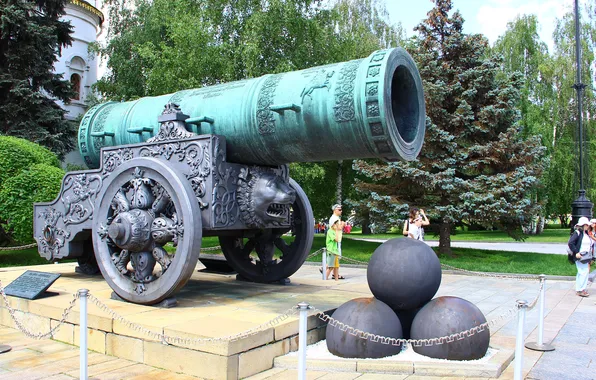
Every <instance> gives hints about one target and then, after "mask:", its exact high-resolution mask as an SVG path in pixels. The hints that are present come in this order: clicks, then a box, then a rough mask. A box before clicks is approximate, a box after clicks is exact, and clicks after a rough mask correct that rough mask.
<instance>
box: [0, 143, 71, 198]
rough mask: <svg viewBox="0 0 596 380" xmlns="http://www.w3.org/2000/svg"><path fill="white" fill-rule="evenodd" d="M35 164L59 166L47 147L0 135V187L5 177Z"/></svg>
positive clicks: (9, 176) (12, 175) (16, 173)
mask: <svg viewBox="0 0 596 380" xmlns="http://www.w3.org/2000/svg"><path fill="white" fill-rule="evenodd" d="M35 164H46V165H48V166H53V167H55V168H59V167H60V161H58V157H56V155H55V154H54V153H53V152H51V151H50V150H49V149H47V148H45V147H43V146H41V145H38V144H35V143H32V142H31V141H28V140H25V139H20V138H17V137H12V136H0V188H1V187H2V183H3V182H4V181H5V180H6V179H7V178H11V177H14V176H16V175H18V174H19V173H20V172H21V171H22V170H25V169H28V168H30V167H31V166H32V165H35Z"/></svg>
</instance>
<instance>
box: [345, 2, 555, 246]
mask: <svg viewBox="0 0 596 380" xmlns="http://www.w3.org/2000/svg"><path fill="white" fill-rule="evenodd" d="M433 2H434V4H435V6H434V8H433V9H432V10H431V11H430V12H429V13H428V18H427V19H426V20H424V21H423V22H422V23H421V24H420V25H418V26H417V27H416V31H418V33H419V37H418V40H417V41H416V46H417V48H416V49H415V50H414V51H412V53H413V55H414V58H415V60H416V61H417V64H418V68H419V70H420V75H421V77H422V81H423V86H424V91H425V99H426V112H427V117H428V119H427V132H426V137H425V142H424V146H423V148H422V152H421V154H420V156H419V157H418V160H417V161H414V162H397V163H390V164H379V163H371V162H368V161H357V162H355V164H354V167H355V168H356V169H357V170H358V171H359V172H360V173H361V174H362V175H363V176H364V177H365V179H364V180H363V181H360V182H359V183H358V184H357V187H358V188H359V189H360V190H361V191H363V192H365V193H368V194H369V195H370V197H369V200H368V202H367V204H366V205H365V206H366V207H368V208H369V209H370V210H371V211H372V212H373V213H374V214H376V215H377V216H378V218H377V221H379V220H388V221H395V220H396V219H397V218H400V217H401V218H403V216H404V214H403V213H404V212H405V211H406V209H407V206H408V205H411V206H419V207H423V208H425V209H426V210H427V213H429V214H430V215H431V216H433V217H434V220H433V222H435V223H438V224H439V232H440V245H439V247H440V252H441V253H447V254H450V253H451V247H450V245H451V241H450V231H451V227H452V225H453V224H454V223H456V222H459V221H468V222H475V223H480V224H483V225H485V226H487V227H489V226H495V227H500V228H503V229H505V230H508V231H511V232H515V231H518V230H519V225H520V223H522V221H523V219H524V218H528V217H529V216H531V215H533V214H534V213H535V212H536V209H535V208H536V207H538V206H537V205H536V204H534V203H532V201H531V199H530V198H529V197H528V195H529V192H530V191H531V190H532V189H534V188H535V187H536V186H538V185H539V179H538V178H539V177H540V175H541V173H542V171H543V170H544V166H545V160H544V147H543V146H542V145H541V143H540V141H539V139H537V138H535V137H529V138H527V139H526V140H523V139H522V137H521V135H522V134H520V128H521V127H520V126H519V125H518V124H517V121H518V119H519V111H518V110H517V109H516V104H517V102H518V99H519V96H520V88H521V86H522V83H521V80H520V76H519V75H499V73H500V61H499V59H497V58H495V57H491V56H490V55H488V54H487V53H488V49H487V48H488V42H487V40H486V39H485V38H484V37H483V36H482V35H467V34H464V33H463V32H462V25H463V22H464V20H463V19H462V17H461V15H460V14H459V12H454V13H452V14H451V15H450V13H451V10H452V2H451V0H433ZM388 216H390V217H389V218H388ZM391 216H392V217H393V219H392V218H391Z"/></svg>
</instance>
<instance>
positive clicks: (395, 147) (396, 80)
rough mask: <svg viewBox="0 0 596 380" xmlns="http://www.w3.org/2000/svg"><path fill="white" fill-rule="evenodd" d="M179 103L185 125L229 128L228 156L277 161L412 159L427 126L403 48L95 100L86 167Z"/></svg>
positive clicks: (221, 131)
mask: <svg viewBox="0 0 596 380" xmlns="http://www.w3.org/2000/svg"><path fill="white" fill-rule="evenodd" d="M170 102H173V103H176V104H179V105H180V109H181V110H182V112H184V113H185V114H186V115H189V116H190V118H189V119H188V120H186V124H187V127H188V129H189V130H191V131H193V132H196V133H199V134H218V135H223V136H225V137H226V144H227V161H229V162H238V163H244V164H257V165H280V164H286V163H290V162H311V161H326V160H342V159H356V158H373V157H376V158H380V159H383V160H387V161H393V160H396V159H400V158H401V159H405V160H413V159H415V158H416V157H417V156H418V153H419V152H420V149H421V148H422V143H423V140H424V132H425V118H426V117H425V108H424V95H423V91H422V83H421V80H420V74H419V73H418V70H417V68H416V65H415V63H414V61H413V60H412V58H411V57H410V55H409V54H408V53H407V52H406V51H405V50H403V49H401V48H395V49H387V50H379V51H376V52H374V53H372V54H371V55H370V56H368V57H367V58H364V59H359V60H354V61H348V62H343V63H337V64H331V65H326V66H320V67H314V68H311V69H307V70H301V71H294V72H289V73H284V74H273V75H265V76H262V77H260V78H255V79H248V80H243V81H238V82H231V83H227V84H221V85H216V86H209V87H203V88H199V89H194V90H184V91H179V92H176V93H175V94H168V95H162V96H157V97H147V98H141V99H138V100H135V101H131V102H123V103H118V102H109V103H104V104H100V105H98V106H95V107H93V108H92V109H90V110H89V111H88V112H87V113H86V114H85V116H84V117H83V120H82V121H81V125H80V127H79V150H80V152H81V155H82V156H83V157H84V159H85V162H86V163H87V165H88V166H89V167H90V168H97V167H99V157H100V149H101V148H102V147H104V146H120V145H127V144H135V143H142V142H144V141H146V140H147V139H149V138H151V137H152V136H153V135H154V134H156V133H157V132H158V130H159V123H158V120H157V118H158V116H159V115H160V114H161V112H162V111H163V109H164V106H165V105H166V104H167V103H170Z"/></svg>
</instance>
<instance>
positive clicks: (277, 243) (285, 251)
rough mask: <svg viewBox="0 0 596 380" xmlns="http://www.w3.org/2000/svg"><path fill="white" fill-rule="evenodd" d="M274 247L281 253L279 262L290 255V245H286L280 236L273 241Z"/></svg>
mask: <svg viewBox="0 0 596 380" xmlns="http://www.w3.org/2000/svg"><path fill="white" fill-rule="evenodd" d="M275 246H276V247H277V249H279V250H280V251H281V257H280V259H281V260H283V259H284V255H287V254H289V253H291V252H290V250H291V248H292V244H288V243H287V242H286V241H285V240H284V239H282V238H281V236H280V237H278V238H277V239H275Z"/></svg>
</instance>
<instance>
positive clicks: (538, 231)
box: [536, 215, 546, 235]
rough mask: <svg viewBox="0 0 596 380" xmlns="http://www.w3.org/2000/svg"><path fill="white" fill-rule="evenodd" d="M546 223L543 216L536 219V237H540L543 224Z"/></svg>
mask: <svg viewBox="0 0 596 380" xmlns="http://www.w3.org/2000/svg"><path fill="white" fill-rule="evenodd" d="M545 223H546V218H545V217H544V215H540V216H539V217H538V223H536V235H541V234H542V233H543V232H544V224H545Z"/></svg>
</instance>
